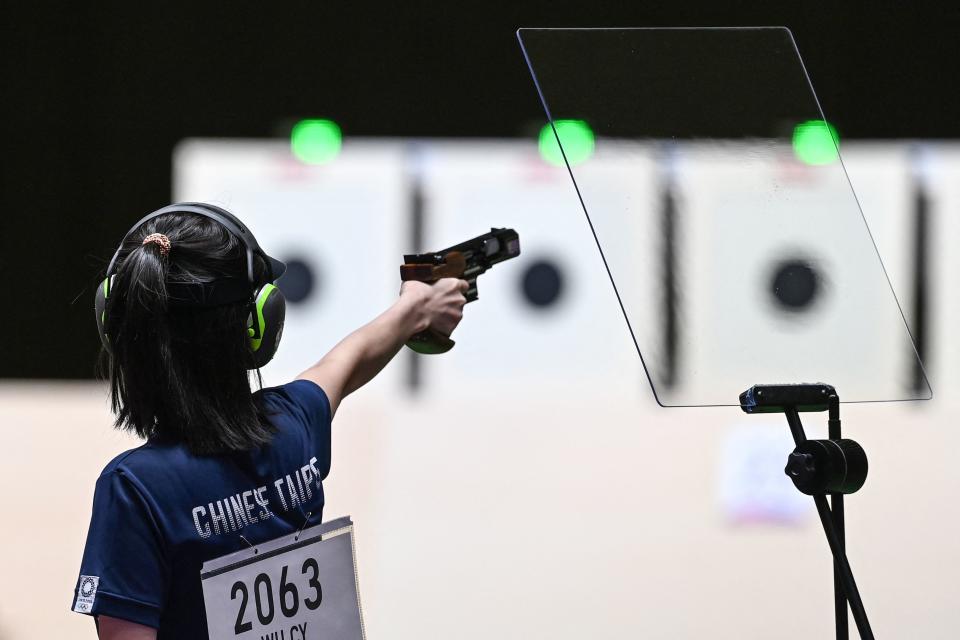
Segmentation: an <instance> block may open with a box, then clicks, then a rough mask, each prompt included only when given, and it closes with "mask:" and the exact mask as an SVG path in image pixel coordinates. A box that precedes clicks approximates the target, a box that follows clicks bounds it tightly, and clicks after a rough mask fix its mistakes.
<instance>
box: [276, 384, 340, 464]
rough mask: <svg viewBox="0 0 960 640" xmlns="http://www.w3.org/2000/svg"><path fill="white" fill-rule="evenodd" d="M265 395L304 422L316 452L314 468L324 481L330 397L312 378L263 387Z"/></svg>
mask: <svg viewBox="0 0 960 640" xmlns="http://www.w3.org/2000/svg"><path fill="white" fill-rule="evenodd" d="M263 393H264V397H265V399H266V401H267V402H268V403H269V404H272V405H273V408H274V409H275V410H279V411H281V412H283V413H284V414H286V415H287V416H289V418H291V419H293V420H295V421H296V422H298V423H300V424H302V425H303V427H304V428H305V429H306V432H307V433H308V434H309V435H310V438H311V439H312V440H313V442H314V445H316V446H315V447H314V450H315V451H318V452H319V454H320V455H319V457H318V460H317V470H318V471H319V473H320V479H321V480H323V479H324V478H326V477H327V475H328V474H329V473H330V446H331V443H330V423H331V420H332V416H331V414H330V400H329V399H328V398H327V394H326V393H325V392H324V390H323V389H322V388H320V385H318V384H317V383H316V382H313V381H312V380H304V379H299V380H294V381H293V382H289V383H287V384H285V385H282V386H279V387H273V388H271V389H264V390H263Z"/></svg>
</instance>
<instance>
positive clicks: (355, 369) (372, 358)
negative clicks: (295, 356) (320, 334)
mask: <svg viewBox="0 0 960 640" xmlns="http://www.w3.org/2000/svg"><path fill="white" fill-rule="evenodd" d="M468 286H469V285H468V284H467V283H466V282H465V281H463V280H457V279H453V278H444V279H442V280H438V281H437V282H436V283H435V284H432V285H428V284H424V283H422V282H404V283H403V286H402V287H401V289H400V297H399V299H398V300H397V301H396V302H395V303H394V304H393V306H391V307H390V308H389V309H387V310H386V311H384V312H383V313H382V314H380V315H379V316H377V317H376V318H375V319H374V320H373V321H371V322H370V323H368V324H366V325H364V326H363V327H361V328H359V329H357V330H356V331H354V332H353V333H351V334H350V335H348V336H347V337H346V338H344V339H343V340H341V341H340V342H339V343H338V344H337V346H335V347H334V348H333V349H331V350H330V353H328V354H327V355H325V356H324V357H323V358H322V359H321V360H320V362H318V363H317V364H315V365H313V366H312V367H310V368H309V369H307V370H306V371H304V372H303V373H301V374H300V375H299V376H297V379H302V380H312V381H313V382H315V383H317V384H318V385H320V388H322V389H323V390H324V392H325V393H326V394H327V398H328V399H329V400H330V410H331V412H334V413H335V412H336V410H337V407H338V406H339V405H340V401H341V400H342V399H343V398H345V397H346V396H348V395H350V394H351V393H353V392H354V391H356V390H357V389H359V388H360V387H362V386H363V385H365V384H366V383H367V382H369V381H370V380H372V379H373V377H374V376H376V375H377V374H378V373H380V370H381V369H383V368H384V367H385V366H386V365H387V363H388V362H390V360H392V359H393V357H394V356H395V355H396V354H397V352H398V351H399V350H400V348H401V347H402V346H403V344H404V343H405V342H406V341H407V340H408V339H409V338H410V336H412V335H414V334H416V333H419V332H421V331H424V330H425V329H427V327H431V328H433V329H436V330H437V331H440V332H442V333H444V334H446V335H449V334H450V333H452V332H453V330H454V329H455V328H456V326H457V324H459V322H460V319H461V318H462V317H463V305H464V304H465V303H466V298H464V295H463V294H464V292H465V291H466V290H467V288H468Z"/></svg>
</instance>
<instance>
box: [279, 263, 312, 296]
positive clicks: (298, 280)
mask: <svg viewBox="0 0 960 640" xmlns="http://www.w3.org/2000/svg"><path fill="white" fill-rule="evenodd" d="M285 262H286V263H287V270H286V272H285V273H284V274H283V276H281V277H280V279H279V280H277V287H279V288H280V291H282V292H283V296H284V297H285V298H286V299H287V302H289V303H292V304H300V303H302V302H305V301H306V300H307V299H308V298H310V296H311V295H312V294H313V292H314V289H315V288H316V285H317V280H318V278H317V276H316V274H315V273H314V270H313V267H311V266H310V265H309V264H308V263H307V262H305V261H303V260H300V259H299V258H291V259H289V260H285Z"/></svg>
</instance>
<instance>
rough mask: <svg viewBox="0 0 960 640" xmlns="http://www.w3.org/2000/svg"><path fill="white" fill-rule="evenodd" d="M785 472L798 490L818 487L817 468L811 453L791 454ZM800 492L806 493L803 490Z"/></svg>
mask: <svg viewBox="0 0 960 640" xmlns="http://www.w3.org/2000/svg"><path fill="white" fill-rule="evenodd" d="M783 471H784V473H786V474H787V475H788V476H790V479H791V480H793V483H794V484H795V485H797V488H800V487H801V486H803V487H815V486H816V484H815V483H816V476H817V467H816V463H815V461H814V457H813V456H812V455H811V454H809V453H798V452H796V451H794V452H793V453H791V454H790V457H789V458H787V467H786V468H785V469H784V470H783ZM800 490H801V491H804V490H803V489H800ZM804 493H806V491H804Z"/></svg>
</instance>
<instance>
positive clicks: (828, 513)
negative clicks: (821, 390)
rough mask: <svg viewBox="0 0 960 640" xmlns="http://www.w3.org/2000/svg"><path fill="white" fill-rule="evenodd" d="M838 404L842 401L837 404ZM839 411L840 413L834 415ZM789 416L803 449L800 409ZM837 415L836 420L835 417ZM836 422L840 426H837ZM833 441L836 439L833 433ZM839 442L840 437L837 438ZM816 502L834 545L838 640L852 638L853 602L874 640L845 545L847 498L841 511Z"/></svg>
mask: <svg viewBox="0 0 960 640" xmlns="http://www.w3.org/2000/svg"><path fill="white" fill-rule="evenodd" d="M834 402H835V401H834V400H833V399H832V398H831V400H830V403H831V404H830V415H831V422H830V428H831V430H832V429H836V432H837V434H838V435H839V431H840V420H839V408H837V409H834V406H833V405H834ZM837 402H838V401H837ZM834 412H836V413H834ZM784 414H786V416H787V423H788V424H789V425H790V432H791V433H792V434H793V439H794V442H795V443H796V445H797V446H798V447H799V446H800V445H802V444H803V443H804V442H806V440H807V438H806V435H805V434H804V432H803V424H802V423H801V422H800V414H799V413H798V411H797V409H796V407H787V408H785V409H784ZM833 416H836V418H833ZM834 419H835V420H836V424H835V425H834V424H833V421H834ZM830 439H831V440H833V439H834V438H833V437H832V434H831V438H830ZM837 439H839V438H837ZM838 495H841V494H831V500H833V501H836V499H837V496H838ZM813 500H814V503H815V504H816V505H817V513H818V514H819V516H820V523H821V524H822V525H823V532H824V533H825V534H826V536H827V542H828V543H829V544H830V551H831V552H832V553H833V568H834V590H835V591H834V610H835V616H836V626H837V640H846V639H847V638H848V634H849V631H848V623H847V602H849V603H850V609H851V610H852V611H853V619H854V621H855V622H856V623H857V631H859V632H860V638H861V639H862V640H874V637H873V630H872V629H871V628H870V621H869V620H868V619H867V614H866V611H864V608H863V601H862V600H861V599H860V591H859V589H857V583H856V581H855V580H854V578H853V571H852V570H851V569H850V561H849V560H847V555H846V552H845V548H844V547H845V545H844V540H843V537H842V535H843V531H844V528H843V506H842V505H843V498H842V497H841V498H840V500H839V502H834V505H835V506H839V507H840V509H839V511H832V510H831V508H830V506H829V505H828V504H827V498H826V496H825V495H824V494H818V495H814V496H813Z"/></svg>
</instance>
